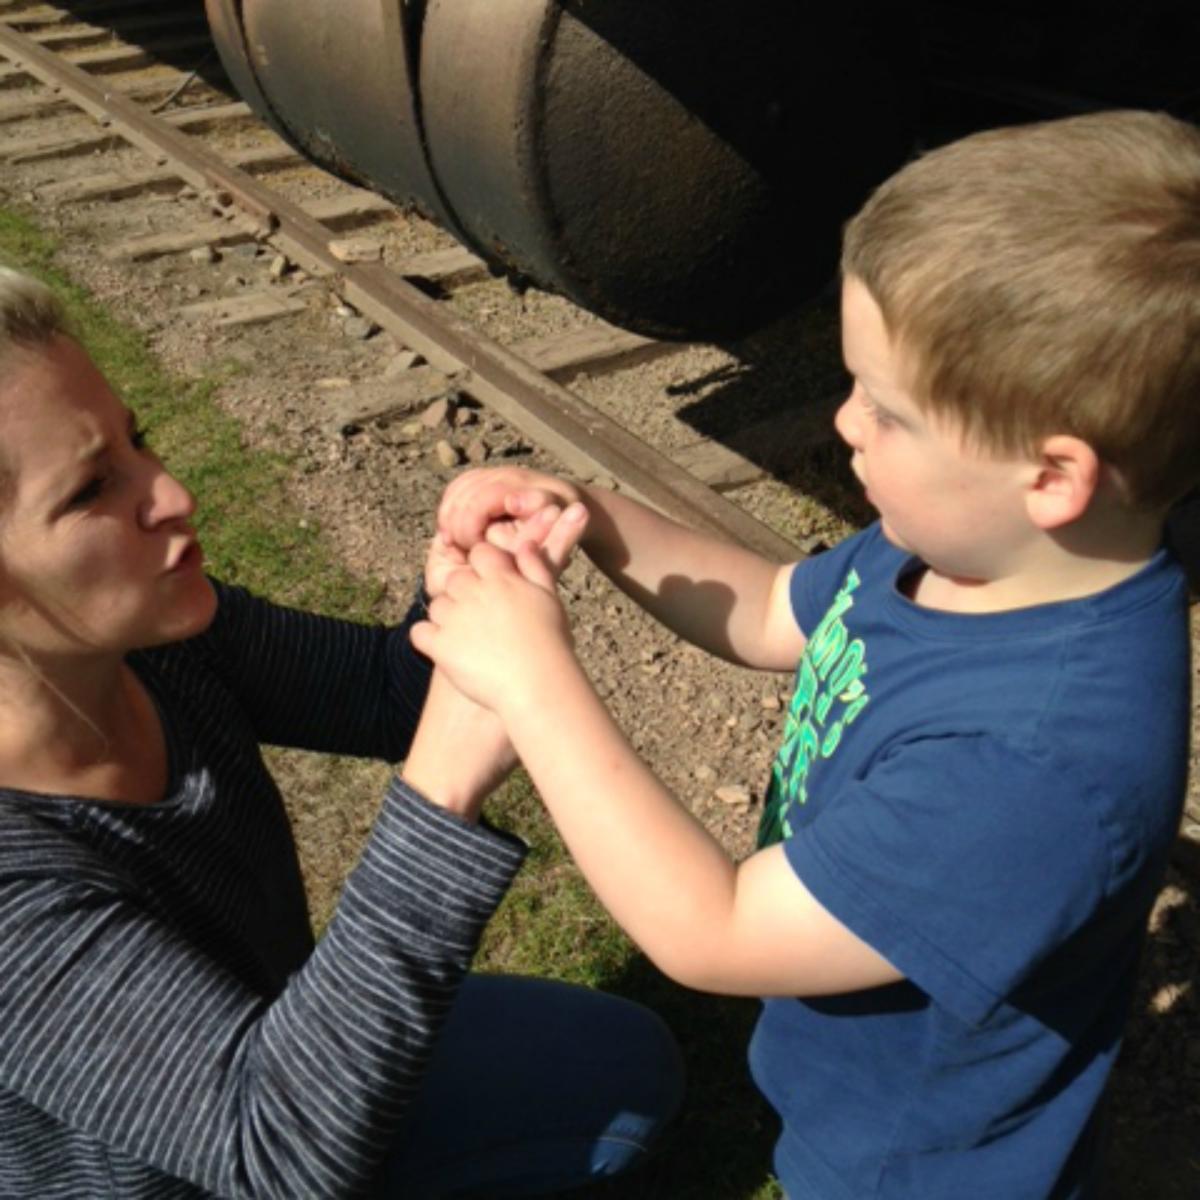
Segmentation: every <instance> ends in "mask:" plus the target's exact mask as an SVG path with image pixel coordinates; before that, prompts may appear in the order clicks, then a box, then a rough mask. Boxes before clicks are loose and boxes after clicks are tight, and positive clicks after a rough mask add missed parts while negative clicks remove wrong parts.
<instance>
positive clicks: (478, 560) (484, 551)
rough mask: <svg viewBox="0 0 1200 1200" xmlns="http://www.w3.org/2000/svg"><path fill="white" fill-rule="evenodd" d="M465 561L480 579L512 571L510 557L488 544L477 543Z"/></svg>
mask: <svg viewBox="0 0 1200 1200" xmlns="http://www.w3.org/2000/svg"><path fill="white" fill-rule="evenodd" d="M467 561H468V563H469V564H470V566H471V568H472V569H473V571H474V572H475V573H476V574H477V575H478V577H479V578H480V579H487V578H488V577H489V576H493V575H506V574H509V573H511V572H512V570H513V559H512V555H511V554H508V553H507V552H505V551H504V550H501V549H499V548H498V547H496V546H493V545H491V544H490V543H488V542H477V543H476V544H475V545H474V546H472V547H471V550H470V553H469V554H468V555H467ZM451 578H453V576H452V577H451Z"/></svg>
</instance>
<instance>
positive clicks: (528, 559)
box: [516, 542, 556, 592]
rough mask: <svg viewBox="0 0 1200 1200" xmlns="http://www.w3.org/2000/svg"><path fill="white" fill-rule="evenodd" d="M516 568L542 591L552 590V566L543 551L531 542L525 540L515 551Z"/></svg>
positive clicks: (553, 582) (553, 576) (553, 577)
mask: <svg viewBox="0 0 1200 1200" xmlns="http://www.w3.org/2000/svg"><path fill="white" fill-rule="evenodd" d="M516 563H517V570H518V571H520V572H521V575H522V576H523V577H524V578H525V579H526V580H527V581H528V582H529V583H533V584H536V585H537V586H538V587H540V588H541V589H542V590H543V591H547V592H553V591H554V585H555V580H556V574H555V571H554V568H553V567H551V566H550V564H549V563H548V562H547V561H546V555H545V551H544V549H542V548H539V547H538V546H535V545H534V544H533V542H526V543H525V544H524V545H523V546H521V547H520V549H519V550H518V551H517V557H516Z"/></svg>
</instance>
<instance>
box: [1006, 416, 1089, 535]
mask: <svg viewBox="0 0 1200 1200" xmlns="http://www.w3.org/2000/svg"><path fill="white" fill-rule="evenodd" d="M1035 466H1036V476H1035V478H1034V480H1033V484H1032V486H1031V487H1030V488H1029V490H1028V492H1027V493H1026V497H1025V504H1026V507H1027V509H1028V511H1029V517H1030V520H1032V521H1033V523H1034V524H1035V525H1036V526H1037V527H1038V528H1039V529H1045V530H1050V529H1060V528H1062V527H1063V526H1064V525H1069V524H1071V523H1072V522H1073V521H1077V520H1078V519H1079V518H1080V517H1081V516H1083V514H1084V513H1085V512H1086V511H1087V508H1088V505H1089V504H1091V502H1092V497H1093V496H1095V494H1096V489H1097V488H1098V487H1099V486H1100V478H1101V473H1102V470H1103V464H1102V463H1101V462H1100V456H1099V455H1098V454H1097V453H1096V451H1095V450H1093V449H1092V447H1091V446H1089V445H1088V443H1087V442H1085V441H1084V440H1083V439H1082V438H1077V437H1073V436H1072V435H1070V434H1066V433H1061V434H1055V435H1054V436H1053V437H1048V438H1046V440H1045V441H1044V442H1042V445H1041V448H1040V453H1039V455H1038V458H1037V460H1036V462H1035Z"/></svg>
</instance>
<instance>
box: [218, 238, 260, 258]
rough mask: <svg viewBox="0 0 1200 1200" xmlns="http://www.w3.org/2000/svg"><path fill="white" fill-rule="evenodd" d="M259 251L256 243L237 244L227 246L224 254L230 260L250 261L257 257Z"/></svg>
mask: <svg viewBox="0 0 1200 1200" xmlns="http://www.w3.org/2000/svg"><path fill="white" fill-rule="evenodd" d="M259 249H260V247H259V245H258V243H257V242H237V243H236V244H234V245H232V246H229V247H228V248H227V249H226V251H225V253H226V255H227V256H229V257H231V258H242V259H251V258H257V257H258V254H259Z"/></svg>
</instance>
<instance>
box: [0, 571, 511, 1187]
mask: <svg viewBox="0 0 1200 1200" xmlns="http://www.w3.org/2000/svg"><path fill="white" fill-rule="evenodd" d="M219 590H220V606H219V610H218V615H217V618H216V620H215V622H214V624H213V626H212V628H211V629H210V630H209V631H208V632H206V633H205V634H204V635H202V636H200V637H198V638H195V639H193V640H191V641H189V642H186V643H181V644H178V645H175V646H171V647H166V648H163V649H160V650H154V651H148V652H143V653H140V654H138V655H136V656H134V657H133V658H132V659H131V662H132V664H133V666H134V668H135V669H136V670H137V672H138V674H139V675H140V677H141V678H142V679H143V680H144V681H145V682H146V684H147V685H148V687H149V689H150V691H151V693H152V695H153V696H154V699H155V701H156V703H157V705H158V709H159V712H160V714H161V716H162V720H163V724H164V727H165V730H166V736H167V743H168V751H169V760H170V782H169V785H168V790H167V795H166V798H165V799H164V800H163V801H162V802H161V803H159V804H155V805H151V806H134V805H121V804H116V803H102V802H95V801H90V800H85V799H79V798H72V797H64V796H42V795H32V794H28V793H22V792H13V791H0V1197H4V1198H5V1200H13V1198H16V1197H36V1198H37V1200H55V1198H66V1197H69V1198H70V1200H97V1198H100V1197H122V1198H126V1197H139V1198H140V1197H155V1198H166V1197H170V1198H171V1200H178V1198H183V1197H188V1198H194V1197H198V1196H203V1195H217V1196H224V1197H251V1196H253V1197H273V1198H278V1200H283V1198H288V1200H291V1198H300V1200H318V1198H320V1197H332V1196H354V1195H360V1194H362V1193H363V1192H364V1191H366V1190H367V1189H368V1188H369V1185H370V1181H371V1178H372V1176H373V1175H374V1173H375V1171H376V1168H377V1166H378V1164H379V1163H380V1161H381V1159H382V1157H383V1156H384V1154H385V1153H386V1150H387V1147H388V1144H389V1142H390V1141H391V1139H392V1138H393V1136H394V1133H395V1131H396V1129H397V1127H398V1125H399V1123H400V1122H401V1120H402V1117H403V1113H404V1111H405V1106H406V1104H407V1103H408V1100H409V1098H410V1096H411V1095H412V1092H413V1090H414V1087H415V1085H416V1083H417V1082H418V1080H419V1079H420V1076H421V1071H422V1067H423V1065H424V1063H425V1062H426V1059H427V1056H428V1054H429V1051H430V1048H431V1042H432V1039H433V1037H434V1035H435V1034H436V1031H437V1030H438V1028H439V1027H440V1024H441V1022H442V1019H443V1017H444V1015H445V1014H446V1012H447V1010H448V1008H449V1006H450V1004H451V1001H452V998H453V996H454V993H455V989H456V987H457V984H458V982H459V980H460V979H461V977H462V975H463V973H464V972H465V971H466V969H467V966H468V963H469V961H470V959H471V956H472V954H473V952H474V949H475V946H476V943H477V939H478V936H479V933H480V931H481V929H482V927H483V925H484V924H485V923H486V921H487V919H488V917H489V916H490V915H491V913H492V911H493V909H494V907H495V905H496V904H497V903H498V901H499V899H500V897H501V896H502V895H503V893H504V891H505V890H506V888H507V886H508V884H509V882H510V881H511V878H512V875H513V874H514V872H515V871H516V869H517V867H518V866H519V864H520V862H521V859H522V855H523V848H522V847H521V845H520V844H519V843H517V842H516V841H515V840H513V839H510V838H508V837H507V836H505V835H502V834H499V833H497V832H495V831H493V830H490V829H488V828H486V827H483V826H468V825H466V824H464V823H462V822H460V821H458V820H456V819H455V818H453V817H451V816H449V815H448V814H447V813H445V812H444V811H442V810H441V809H438V808H435V807H434V806H432V805H429V804H427V803H426V802H424V801H423V800H422V799H421V798H420V797H419V796H417V795H415V794H414V793H412V792H411V791H410V790H408V789H407V788H406V787H405V786H404V785H403V784H401V783H400V782H399V781H397V780H393V782H392V783H391V785H390V786H389V788H388V790H387V795H386V798H385V800H384V804H383V808H382V810H381V812H380V814H379V817H378V819H377V821H376V823H375V826H374V828H373V830H372V832H371V836H370V838H369V840H368V843H367V845H366V848H365V850H364V852H363V855H362V858H361V860H360V862H359V863H358V865H357V866H356V868H355V869H354V871H353V873H352V874H351V876H350V878H349V880H348V882H347V884H346V887H345V890H344V892H343V895H342V898H341V902H340V904H339V906H338V909H337V912H336V914H335V916H334V918H333V919H332V921H331V922H330V924H329V927H328V929H327V930H326V932H325V934H324V936H323V937H322V938H321V940H320V942H319V944H317V945H316V947H315V948H314V946H313V943H312V938H311V934H310V931H309V924H308V916H307V909H306V905H305V901H304V894H303V890H302V887H301V880H300V874H299V870H298V867H297V862H296V854H295V846H294V843H293V841H292V836H291V832H290V829H289V826H288V822H287V818H286V816H285V814H284V811H283V808H282V805H281V802H280V798H279V793H278V791H277V790H276V788H275V785H274V783H273V782H272V780H271V778H270V776H269V774H268V773H267V771H266V769H265V767H264V765H263V763H262V760H261V758H260V756H259V752H258V743H259V742H272V743H276V744H281V745H289V746H304V747H307V748H310V749H314V750H328V751H335V752H339V753H350V754H361V755H374V756H379V757H383V758H386V759H388V760H389V761H395V760H396V759H398V758H401V757H403V755H404V753H405V752H406V750H407V747H408V744H409V741H410V740H411V736H412V732H413V728H414V725H415V721H416V717H417V714H418V712H419V709H420V706H421V703H422V702H423V697H424V692H425V688H426V686H427V681H428V668H427V665H426V664H425V663H423V661H422V660H421V659H420V658H419V656H417V655H416V654H415V653H414V652H413V651H412V649H411V647H410V646H409V642H408V631H407V625H408V622H405V624H404V625H402V626H399V627H397V628H395V629H393V630H385V629H371V628H366V627H361V626H353V625H347V624H343V623H340V622H334V621H329V620H325V619H322V618H318V617H313V616H310V615H307V614H301V613H296V612H291V611H288V610H284V609H280V608H275V607H272V606H270V605H267V604H265V603H262V602H261V601H258V600H255V599H253V598H251V597H250V596H249V595H247V594H246V593H245V592H242V591H239V590H236V589H225V588H221V589H219Z"/></svg>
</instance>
